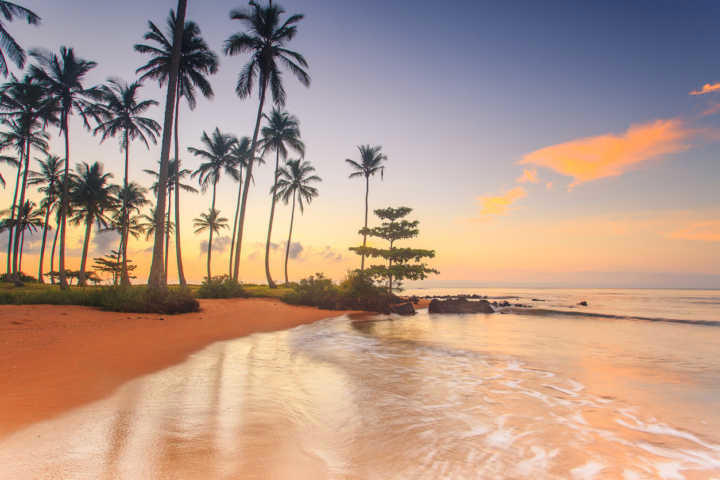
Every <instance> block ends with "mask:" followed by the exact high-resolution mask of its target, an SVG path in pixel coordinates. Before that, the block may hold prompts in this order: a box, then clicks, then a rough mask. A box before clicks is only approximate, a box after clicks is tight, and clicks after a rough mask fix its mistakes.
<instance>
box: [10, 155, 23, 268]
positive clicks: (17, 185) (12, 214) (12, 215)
mask: <svg viewBox="0 0 720 480" xmlns="http://www.w3.org/2000/svg"><path fill="white" fill-rule="evenodd" d="M24 151H25V149H24V148H23V149H22V152H24ZM22 152H21V153H20V163H18V167H17V175H16V176H15V193H14V194H13V201H12V206H11V208H10V228H8V243H7V270H6V271H5V273H6V274H7V276H8V277H9V276H10V273H11V271H12V270H11V269H12V246H13V228H14V227H13V223H14V222H13V220H15V205H17V196H18V191H19V189H20V176H21V175H22V163H23V158H22V155H23V154H22Z"/></svg>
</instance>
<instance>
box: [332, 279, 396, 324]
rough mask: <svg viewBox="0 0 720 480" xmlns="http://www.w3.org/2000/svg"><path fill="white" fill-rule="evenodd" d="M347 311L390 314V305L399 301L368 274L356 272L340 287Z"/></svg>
mask: <svg viewBox="0 0 720 480" xmlns="http://www.w3.org/2000/svg"><path fill="white" fill-rule="evenodd" d="M339 290H340V295H341V298H342V299H343V305H344V307H343V308H345V309H352V310H367V311H371V312H381V313H389V312H390V304H391V303H393V302H394V301H395V300H398V298H397V297H396V296H394V295H393V296H392V297H391V296H390V295H388V293H387V290H386V289H385V288H383V287H378V286H377V285H375V283H374V282H373V280H372V278H371V277H370V276H369V275H367V274H366V273H364V272H362V271H360V270H355V271H353V272H350V273H348V276H347V277H346V278H345V280H344V281H343V282H342V283H341V284H340V286H339Z"/></svg>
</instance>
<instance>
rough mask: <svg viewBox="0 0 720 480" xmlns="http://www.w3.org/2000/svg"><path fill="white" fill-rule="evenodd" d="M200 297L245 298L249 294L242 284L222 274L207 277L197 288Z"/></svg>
mask: <svg viewBox="0 0 720 480" xmlns="http://www.w3.org/2000/svg"><path fill="white" fill-rule="evenodd" d="M197 296H198V297H199V298H245V297H247V296H248V294H247V292H246V291H245V290H244V289H243V287H242V285H240V284H239V283H238V282H236V281H235V280H233V279H232V278H230V277H228V276H227V275H221V276H217V277H212V278H211V279H208V278H205V280H204V281H203V283H202V285H201V286H200V288H199V289H198V290H197Z"/></svg>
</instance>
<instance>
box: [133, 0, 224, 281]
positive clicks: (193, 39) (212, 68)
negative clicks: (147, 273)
mask: <svg viewBox="0 0 720 480" xmlns="http://www.w3.org/2000/svg"><path fill="white" fill-rule="evenodd" d="M177 23H178V22H177V18H176V16H175V12H174V11H172V10H171V11H170V16H169V17H168V19H167V34H165V33H163V32H162V31H161V30H160V29H159V28H158V27H157V26H156V25H155V24H154V23H153V22H148V28H149V31H148V32H147V33H146V34H145V37H144V38H145V40H147V41H148V42H151V44H137V45H135V50H136V51H137V52H140V53H145V54H149V55H150V56H151V57H152V58H151V59H150V60H149V61H148V63H146V64H145V65H143V66H142V67H140V68H138V69H137V73H142V76H141V77H140V80H145V79H147V78H150V79H153V80H157V81H158V82H159V83H160V86H161V87H162V86H163V84H164V83H165V82H166V81H167V80H168V78H169V72H170V70H171V68H170V67H171V64H172V55H173V48H172V47H173V42H172V39H173V38H174V37H175V33H176V28H175V26H176V25H177ZM217 70H218V58H217V55H216V54H215V52H213V51H212V50H210V48H209V47H208V45H207V43H206V42H205V40H204V39H203V38H202V36H201V32H200V27H198V25H197V24H196V23H195V22H192V21H186V22H185V28H184V29H183V32H182V48H181V51H180V67H179V72H178V82H177V92H176V97H175V128H174V134H175V160H176V161H177V162H180V141H179V133H178V132H179V128H178V126H179V125H178V122H179V118H180V98H185V100H186V101H187V104H188V106H189V107H190V110H194V109H195V106H196V105H197V98H196V93H195V89H196V88H197V90H199V91H200V93H201V94H202V95H203V96H204V97H205V98H212V97H213V96H214V92H213V89H212V86H211V85H210V82H209V81H208V79H207V77H208V76H209V75H211V74H215V73H216V72H217ZM179 170H182V169H179ZM176 180H178V181H179V179H176ZM180 190H182V187H181V186H180V185H175V188H174V191H175V223H176V225H177V229H176V233H175V255H176V257H177V258H176V260H177V268H178V278H179V281H180V284H181V285H183V286H185V285H186V284H187V282H186V280H185V272H184V270H183V262H182V249H181V246H180V234H179V231H180V196H179V195H178V193H179V192H180ZM166 250H167V248H166ZM167 256H168V254H167V253H166V254H165V264H166V265H167ZM165 276H166V277H167V273H166V274H165Z"/></svg>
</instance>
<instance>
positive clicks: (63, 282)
mask: <svg viewBox="0 0 720 480" xmlns="http://www.w3.org/2000/svg"><path fill="white" fill-rule="evenodd" d="M62 125H63V131H64V133H65V176H64V177H63V190H62V191H63V196H62V199H61V200H60V201H61V205H62V206H61V207H60V208H61V210H60V212H61V213H60V253H59V259H58V270H59V271H60V288H62V289H63V290H64V289H66V288H68V282H67V277H66V275H65V233H66V232H65V230H66V227H67V213H68V203H69V200H70V199H69V198H68V189H69V186H70V140H69V135H70V134H69V132H68V119H67V112H65V113H63V120H62Z"/></svg>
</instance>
